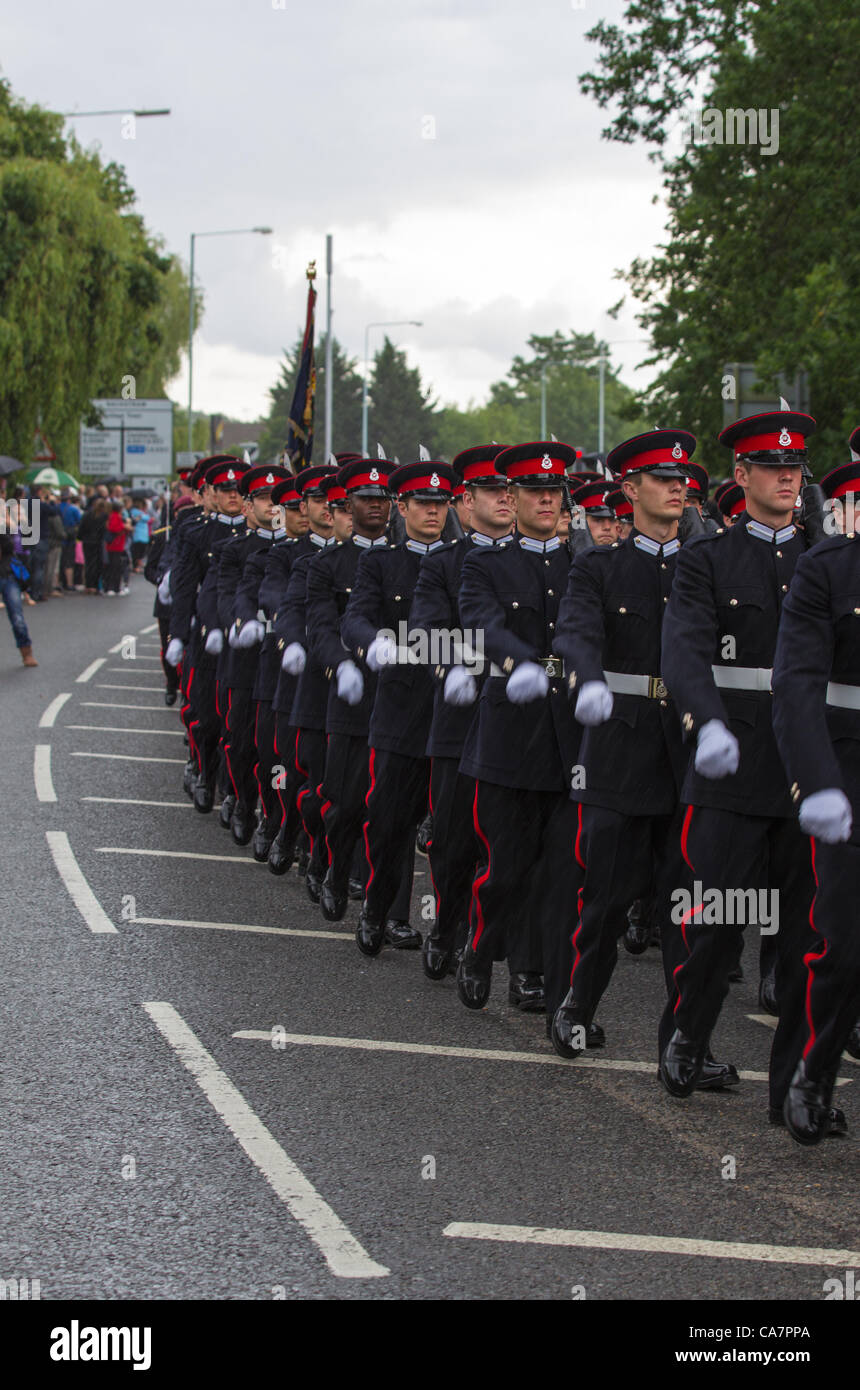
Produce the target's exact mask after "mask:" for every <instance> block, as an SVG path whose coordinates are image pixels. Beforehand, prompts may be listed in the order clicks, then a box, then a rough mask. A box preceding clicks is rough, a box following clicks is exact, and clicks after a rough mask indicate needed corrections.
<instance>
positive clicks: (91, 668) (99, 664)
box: [77, 656, 107, 685]
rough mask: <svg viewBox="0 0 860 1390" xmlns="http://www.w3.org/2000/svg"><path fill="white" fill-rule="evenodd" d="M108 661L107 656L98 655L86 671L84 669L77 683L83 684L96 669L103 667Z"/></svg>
mask: <svg viewBox="0 0 860 1390" xmlns="http://www.w3.org/2000/svg"><path fill="white" fill-rule="evenodd" d="M106 661H107V657H106V656H99V657H96V660H95V661H91V662H90V664H89V666H88V667H87V669H86V670H85V671H82V672H81V674H80V675H79V676H78V677H77V684H78V685H83V684H84V682H85V681H88V680H89V679H90V677H91V676H94V675H95V673H96V671H98V670H100V669H101V667H102V666H104V664H105V662H106Z"/></svg>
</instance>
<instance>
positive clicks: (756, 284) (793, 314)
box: [581, 0, 860, 474]
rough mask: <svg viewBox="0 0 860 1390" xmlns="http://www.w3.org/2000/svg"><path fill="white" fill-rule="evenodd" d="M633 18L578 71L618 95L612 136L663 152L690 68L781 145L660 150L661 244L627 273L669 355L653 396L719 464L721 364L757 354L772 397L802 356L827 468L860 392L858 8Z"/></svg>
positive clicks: (701, 7) (669, 7)
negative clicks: (596, 59)
mask: <svg viewBox="0 0 860 1390" xmlns="http://www.w3.org/2000/svg"><path fill="white" fill-rule="evenodd" d="M626 18H627V21H628V28H627V29H626V30H625V31H622V30H620V29H617V28H613V27H612V26H605V25H602V24H599V25H597V26H596V28H595V29H594V30H592V32H591V37H592V38H594V39H595V40H596V41H597V42H598V43H599V44H600V46H601V58H600V65H599V68H600V70H599V71H598V73H597V74H594V73H590V74H587V75H586V76H585V77H583V78H582V79H581V82H582V85H583V88H584V90H586V91H590V92H592V93H593V94H594V95H595V96H596V97H597V99H598V101H599V102H600V103H601V105H607V104H608V103H609V102H613V101H614V102H617V103H618V104H619V113H618V114H617V115H616V117H615V119H614V121H613V124H612V125H611V126H610V127H609V128H608V131H607V132H606V133H607V134H608V136H609V137H610V138H611V139H618V140H630V139H633V138H635V137H636V136H642V137H644V138H645V139H647V140H649V141H650V142H651V143H652V144H654V145H655V147H656V151H655V152H656V153H658V155H659V154H660V151H661V148H662V146H663V144H664V141H665V137H666V134H667V132H668V128H669V125H670V123H671V120H672V117H679V116H680V113H681V111H682V108H683V107H684V105H685V103H687V102H688V101H689V98H690V95H691V93H692V91H693V83H694V82H698V83H699V89H697V90H701V92H702V95H701V96H700V98H699V100H700V104H701V106H702V107H712V108H716V109H719V110H721V111H724V110H726V109H728V108H735V109H740V110H746V109H749V108H751V107H752V106H753V103H754V104H755V108H756V109H757V110H765V111H768V112H770V111H778V113H779V117H778V119H779V148H778V152H776V153H772V154H767V153H765V152H764V149H763V148H762V146H761V144H737V145H735V144H728V143H726V144H704V143H695V144H689V145H688V146H687V147H686V148H685V149H684V151H683V153H682V154H681V155H680V156H677V157H675V158H666V157H664V156H662V155H660V157H661V162H662V165H663V169H664V172H665V189H666V198H667V205H668V211H669V220H668V227H667V236H666V242H665V245H664V246H663V247H661V248H660V249H659V251H658V252H657V253H656V254H655V255H654V256H653V257H652V258H650V259H647V260H638V261H636V262H634V264H633V265H632V266H631V267H630V269H629V271H628V273H627V276H626V278H627V281H628V283H629V285H630V287H631V289H632V290H633V292H634V294H635V295H636V297H637V298H638V299H639V301H640V302H641V304H642V306H643V307H642V312H641V316H640V323H641V324H642V326H643V327H644V328H645V329H647V330H648V332H649V333H650V336H651V341H652V344H653V356H652V361H654V362H656V363H658V364H659V365H660V367H661V371H660V374H659V376H658V377H657V379H656V381H655V383H654V385H653V387H652V388H651V389H650V390H649V391H648V392H647V393H646V395H645V405H646V408H647V409H648V411H649V414H650V416H651V417H652V418H659V419H660V421H661V423H663V424H668V423H670V422H672V423H677V424H678V425H683V426H687V427H689V428H690V429H692V430H694V431H695V433H696V434H697V435H698V436H699V438H700V440H701V444H700V448H699V456H700V457H701V458H702V461H703V462H704V463H705V464H706V466H709V467H711V468H712V469H720V470H721V469H724V468H725V466H726V461H727V456H726V453H725V451H724V450H723V449H721V448H720V446H719V445H717V444H716V443H715V436H716V434H717V433H718V431H719V429H720V428H721V425H722V414H723V402H722V396H721V389H720V388H721V378H722V372H723V367H724V364H725V363H728V362H744V361H746V362H754V363H755V364H756V367H757V370H758V373H759V376H760V378H761V380H762V382H764V383H767V386H768V388H769V389H770V390H771V391H772V392H773V395H774V405H775V404H776V386H775V382H774V378H775V377H776V375H777V373H779V372H784V373H786V375H787V376H788V377H789V378H791V377H792V376H793V375H794V373H795V371H797V370H798V369H801V368H805V369H806V370H807V371H808V373H809V393H810V408H811V411H812V414H813V415H814V416H815V417H816V418H817V420H818V422H819V428H818V431H817V433H816V435H815V436H814V437H813V438H812V440H811V442H810V455H811V460H812V462H813V466H814V468H815V471H816V472H817V473H819V474H820V473H821V472H822V471H823V470H825V469H826V468H829V467H833V466H834V465H835V464H837V463H839V462H842V461H843V460H844V459H845V457H846V456H847V454H846V443H845V440H846V436H847V434H848V432H849V431H850V429H851V428H852V427H853V426H854V425H855V424H856V423H857V417H856V409H857V405H856V403H857V401H858V399H860V350H858V349H860V341H858V342H855V339H856V338H858V337H860V329H858V325H857V316H856V314H853V313H852V308H853V306H854V305H856V303H857V298H858V292H860V205H858V201H857V190H856V183H857V180H856V171H857V168H858V166H860V127H858V122H857V119H856V111H855V108H856V94H855V91H854V87H855V71H854V69H855V66H856V64H855V59H854V55H855V54H856V52H857V50H858V46H860V12H858V10H857V8H856V5H855V4H854V3H853V0H779V4H778V5H776V4H773V3H767V2H766V0H760V3H753V0H745V3H734V4H727V3H724V2H723V3H719V2H718V0H706V2H705V3H701V2H699V0H697V3H695V4H692V3H691V4H679V3H666V0H647V3H636V2H634V3H631V4H629V5H628V9H627V15H626ZM792 404H793V402H792Z"/></svg>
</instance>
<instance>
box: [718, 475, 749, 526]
mask: <svg viewBox="0 0 860 1390" xmlns="http://www.w3.org/2000/svg"><path fill="white" fill-rule="evenodd" d="M714 501H715V502H716V504H717V506H718V507H719V509H720V511H721V513H722V517H723V525H724V526H725V527H726V529H730V528H731V527H732V526H734V524H735V522H736V521H737V520H738V518H739V517H741V516H742V515H743V513H744V512H745V511H746V506H747V497H746V493H745V492H744V490H743V488H742V487H739V486H738V484H737V483H721V484H720V486H719V487H718V488H717V490H716V492H715V493H714Z"/></svg>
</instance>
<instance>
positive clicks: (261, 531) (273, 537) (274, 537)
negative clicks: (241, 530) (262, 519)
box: [256, 526, 287, 541]
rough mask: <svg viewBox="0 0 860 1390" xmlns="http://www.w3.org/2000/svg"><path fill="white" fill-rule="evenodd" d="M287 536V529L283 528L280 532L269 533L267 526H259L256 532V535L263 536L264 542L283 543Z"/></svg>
mask: <svg viewBox="0 0 860 1390" xmlns="http://www.w3.org/2000/svg"><path fill="white" fill-rule="evenodd" d="M286 534H287V532H286V528H285V527H281V529H280V531H269V530H268V529H267V528H266V527H265V526H258V527H257V530H256V535H258V536H262V538H263V540H264V541H281V540H283V539H284V536H285V535H286Z"/></svg>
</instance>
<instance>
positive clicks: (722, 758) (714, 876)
mask: <svg viewBox="0 0 860 1390" xmlns="http://www.w3.org/2000/svg"><path fill="white" fill-rule="evenodd" d="M814 429H815V421H814V420H813V419H812V418H811V417H810V416H808V415H802V414H799V413H796V412H793V411H789V410H779V411H774V412H771V413H767V414H763V415H754V416H751V417H749V418H747V419H744V420H738V421H736V422H735V423H734V424H733V425H731V426H729V427H728V428H727V429H725V430H723V432H722V433H721V435H720V442H721V443H722V444H725V445H726V446H728V447H730V448H731V449H732V450H733V452H734V464H735V468H734V472H735V479H736V481H737V483H738V485H739V486H740V487H742V488H743V491H744V493H745V512H744V513H743V514H742V515H740V519H739V520H738V522H737V524H736V525H735V526H733V527H732V528H731V530H724V531H722V532H721V533H719V534H716V535H712V536H704V537H702V538H700V539H696V540H694V541H692V542H691V543H690V544H689V545H687V546H685V547H684V550H683V551H682V553H681V555H680V557H679V559H678V567H677V572H676V576H675V583H674V586H673V589H672V595H671V598H670V600H669V603H668V608H667V614H666V622H665V636H664V648H663V650H664V675H665V677H666V681H667V684H668V686H669V688H670V690H671V691H672V692H673V695H674V698H675V700H676V702H677V707H678V710H679V711H680V714H681V720H682V724H683V729H684V733H685V736H686V738H687V739H688V740H690V741H691V742H694V751H693V757H692V759H691V762H690V766H689V769H688V772H687V777H686V779H685V783H684V787H683V791H682V801H683V803H684V805H685V807H686V811H685V814H684V822H683V832H682V836H681V849H682V853H683V856H684V859H685V861H686V863H687V866H688V867H689V869H690V871H691V874H692V876H693V879H694V886H695V887H696V897H697V898H698V895H699V893H701V894H702V900H701V901H695V902H694V903H693V904H691V909H690V911H689V912H688V913H685V915H684V916H685V920H684V933H683V939H684V945H685V948H686V950H685V953H684V955H683V957H682V959H681V962H680V964H679V965H678V967H677V969H676V970H675V986H676V993H675V997H674V999H673V998H670V1000H669V1003H668V1004H667V1009H666V1013H665V1014H664V1018H663V1021H662V1025H661V1046H662V1047H663V1050H662V1056H661V1061H660V1077H661V1080H662V1081H663V1084H664V1086H665V1087H666V1089H667V1090H668V1091H669V1092H670V1094H672V1095H675V1096H687V1095H689V1094H690V1092H691V1091H692V1090H693V1088H694V1087H695V1086H696V1084H697V1081H698V1079H699V1076H700V1073H701V1068H702V1065H703V1062H704V1058H705V1055H706V1052H707V1046H708V1040H709V1038H710V1036H711V1032H712V1031H713V1028H714V1027H715V1025H716V1022H717V1019H718V1017H719V1013H720V1008H721V1006H722V1002H723V999H724V998H725V995H726V993H727V992H728V985H729V974H730V971H731V969H732V966H733V965H734V964H735V963H736V961H737V960H738V958H739V956H740V952H741V949H742V941H743V937H742V927H743V925H744V923H742V922H741V923H738V922H736V921H734V918H735V916H736V915H743V913H741V912H738V913H737V914H736V912H735V905H736V904H737V903H738V897H737V894H738V890H741V893H743V891H744V890H746V889H748V888H756V889H761V888H764V887H765V885H768V886H769V887H770V889H771V890H775V891H776V893H777V894H778V906H779V919H778V931H777V932H776V950H777V971H776V982H777V997H778V1003H779V1023H778V1025H777V1029H776V1033H775V1036H774V1042H773V1049H772V1052H771V1063H770V1119H771V1122H772V1123H774V1124H781V1123H782V1122H783V1103H784V1101H785V1097H786V1092H787V1091H788V1087H789V1083H790V1081H791V1078H792V1074H793V1073H794V1069H795V1065H796V1062H797V1058H798V1056H799V1055H800V1050H801V1046H802V1043H801V1035H802V1029H803V993H804V984H805V972H804V971H803V965H802V961H803V955H804V952H805V951H806V950H807V949H809V947H810V946H811V945H812V933H811V931H810V927H809V922H808V913H809V903H810V900H811V898H812V893H813V881H812V866H811V862H810V855H809V848H808V843H807V842H806V841H805V840H804V837H803V835H802V834H801V832H800V829H799V827H798V823H797V819H796V814H795V806H794V803H793V801H792V796H791V794H790V792H789V787H788V783H787V781H786V778H785V773H784V770H783V767H782V764H781V762H780V758H779V752H778V749H777V746H776V740H775V738H774V734H773V727H772V722H771V693H770V689H771V675H772V670H771V668H772V666H773V657H774V649H775V646H776V637H777V627H778V623H779V618H780V613H781V611H782V607H783V604H784V602H785V596H786V594H787V593H788V591H789V584H790V583H791V579H792V575H793V573H794V569H795V566H796V564H797V561H798V559H799V558H800V556H801V555H802V554H803V552H804V549H805V548H806V540H805V537H804V535H803V533H802V532H801V531H800V530H798V528H797V527H796V526H795V525H794V521H793V510H794V506H795V502H796V500H797V496H798V492H799V490H800V485H801V477H802V464H803V462H804V461H805V459H806V439H807V437H808V436H809V435H810V434H812V432H813V431H814ZM714 890H716V893H715V892H714ZM726 890H732V904H733V906H732V910H731V912H730V911H728V901H729V899H728V897H727V894H726ZM714 901H716V902H717V903H722V904H723V911H721V912H720V911H717V912H713V911H711V912H705V911H704V910H703V909H704V904H705V902H708V903H713V902H714ZM744 901H745V902H746V901H748V899H744ZM714 917H716V919H717V920H716V921H713V920H712V919H713V918H714ZM729 918H731V919H732V920H728V919H729ZM723 919H726V920H723ZM671 1030H674V1031H671Z"/></svg>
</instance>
